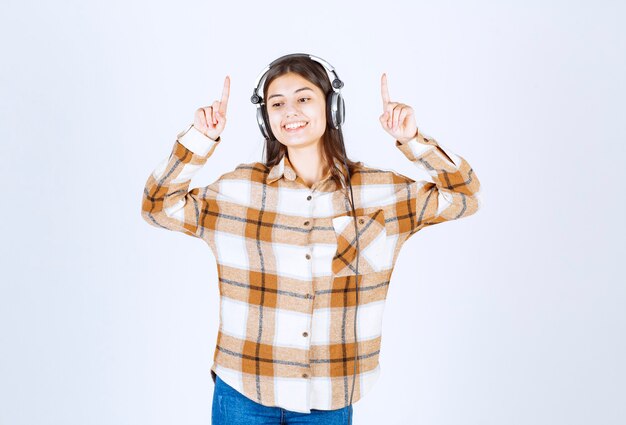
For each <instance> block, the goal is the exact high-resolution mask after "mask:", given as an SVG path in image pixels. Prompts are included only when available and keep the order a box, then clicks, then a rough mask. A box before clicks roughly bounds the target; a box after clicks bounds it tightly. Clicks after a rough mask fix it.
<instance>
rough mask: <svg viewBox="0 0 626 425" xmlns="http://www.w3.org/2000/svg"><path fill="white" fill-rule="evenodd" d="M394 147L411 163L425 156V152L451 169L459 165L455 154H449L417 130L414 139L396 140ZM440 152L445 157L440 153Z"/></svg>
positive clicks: (445, 149) (458, 159)
mask: <svg viewBox="0 0 626 425" xmlns="http://www.w3.org/2000/svg"><path fill="white" fill-rule="evenodd" d="M396 147H397V148H398V149H400V150H401V151H402V153H403V154H404V155H405V156H406V157H407V158H409V159H410V160H411V161H416V160H417V159H418V158H421V157H423V156H424V155H426V154H427V152H430V151H433V152H435V153H436V154H437V156H438V157H439V158H441V160H443V161H444V162H445V163H446V164H448V165H450V166H451V167H453V168H458V167H459V166H460V165H461V158H460V157H459V156H458V155H457V154H455V153H454V152H451V151H450V150H449V149H447V148H446V147H444V146H442V145H441V144H440V143H438V142H437V141H436V140H435V139H434V138H432V137H430V136H428V135H426V134H424V133H422V132H421V131H419V130H418V131H417V134H416V135H415V137H413V138H412V139H411V140H408V141H406V142H400V141H399V140H396ZM440 149H441V150H440ZM442 151H443V153H445V155H444V154H442V153H441V152H442ZM446 155H448V156H449V157H450V158H451V159H452V161H454V162H450V159H448V158H446Z"/></svg>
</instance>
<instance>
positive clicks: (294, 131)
mask: <svg viewBox="0 0 626 425" xmlns="http://www.w3.org/2000/svg"><path fill="white" fill-rule="evenodd" d="M307 125H309V123H308V122H306V123H305V124H304V125H301V126H300V127H296V128H287V127H285V126H283V129H284V130H285V131H286V132H287V133H296V132H298V131H300V130H302V129H303V128H305V127H306V126H307Z"/></svg>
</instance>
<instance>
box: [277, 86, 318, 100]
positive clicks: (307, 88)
mask: <svg viewBox="0 0 626 425" xmlns="http://www.w3.org/2000/svg"><path fill="white" fill-rule="evenodd" d="M302 90H311V91H313V89H312V88H310V87H302V88H299V89H298V90H296V91H294V93H298V92H299V91H302ZM276 96H282V94H273V95H271V96H270V97H268V98H267V100H270V99H271V98H273V97H276Z"/></svg>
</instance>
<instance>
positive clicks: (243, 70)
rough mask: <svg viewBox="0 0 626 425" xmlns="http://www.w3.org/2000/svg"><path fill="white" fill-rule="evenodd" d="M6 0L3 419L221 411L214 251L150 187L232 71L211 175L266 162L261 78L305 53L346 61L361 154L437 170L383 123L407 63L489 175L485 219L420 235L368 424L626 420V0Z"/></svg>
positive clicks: (0, 75)
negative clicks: (214, 403)
mask: <svg viewBox="0 0 626 425" xmlns="http://www.w3.org/2000/svg"><path fill="white" fill-rule="evenodd" d="M2 9H3V11H2V13H1V17H0V35H1V37H0V45H1V47H2V49H1V51H2V66H1V67H0V84H1V85H0V91H1V95H0V113H1V120H2V121H1V127H0V140H1V142H2V150H1V157H2V167H0V177H1V178H2V183H3V184H2V195H1V198H0V199H1V202H0V203H1V214H2V217H1V220H0V232H1V233H0V234H1V235H2V244H0V266H1V269H0V270H1V275H0V279H1V286H0V291H1V292H0V344H1V345H0V400H1V401H0V424H2V425H32V424H37V425H47V424H63V425H70V424H76V425H78V424H81V425H82V424H90V425H99V424H107V425H108V424H116V425H125V424H128V425H135V424H150V425H160V424H189V425H193V424H198V425H200V424H209V423H210V414H211V399H212V393H213V382H212V381H211V377H210V373H209V368H210V366H211V364H212V357H213V350H214V347H215V342H216V341H215V338H216V335H217V326H218V300H219V294H218V286H217V273H216V272H217V270H216V266H215V259H214V257H213V255H212V253H211V251H210V249H209V248H208V246H206V245H205V244H204V243H203V242H202V241H200V240H197V239H193V238H190V237H187V236H185V235H183V234H180V233H174V232H169V231H164V230H159V229H157V228H155V227H152V226H149V225H148V224H147V223H146V222H144V221H143V220H142V218H141V215H140V210H141V197H142V190H143V186H144V184H145V181H146V180H147V178H148V175H149V173H150V172H151V171H152V170H153V169H154V167H156V165H157V164H158V163H159V162H160V160H161V159H163V158H164V157H166V156H167V155H169V153H170V150H171V147H172V145H173V143H174V140H175V136H176V134H177V133H178V132H179V131H181V130H183V129H185V128H187V126H188V125H189V124H190V123H191V122H192V119H193V113H194V110H195V109H196V108H197V107H199V106H203V105H209V104H210V103H212V102H213V101H214V100H216V99H219V96H220V94H221V89H222V84H223V81H224V77H225V76H226V75H230V76H231V97H230V101H229V111H228V124H227V127H226V129H225V131H224V133H223V143H222V144H221V145H220V146H219V148H218V149H217V150H216V151H215V153H214V155H213V156H212V157H211V159H210V162H209V163H207V165H206V166H205V168H203V169H202V171H201V172H200V173H199V174H198V175H197V177H196V178H194V181H193V182H192V187H193V186H204V185H207V184H209V183H211V182H213V181H214V180H215V179H217V177H218V176H220V175H221V174H222V173H224V172H227V171H229V170H231V169H233V168H234V167H235V166H236V165H238V164H240V163H244V162H252V161H257V160H258V161H260V160H261V152H262V138H261V134H260V132H259V129H258V127H257V125H256V122H255V118H254V113H255V108H256V106H254V105H252V103H250V100H249V98H250V95H251V94H252V88H253V84H254V79H255V78H256V76H257V75H258V73H259V72H260V71H261V70H262V69H263V67H265V66H266V65H267V64H268V63H269V62H271V61H272V60H274V59H276V58H277V57H279V56H282V55H284V54H287V53H294V52H306V53H311V54H314V55H317V56H320V57H322V58H324V59H326V60H327V61H329V62H330V63H331V64H332V65H333V66H334V67H335V68H336V70H337V72H338V74H339V76H340V77H341V78H342V79H343V80H344V82H345V87H344V89H343V95H344V97H345V99H346V108H347V112H346V124H345V127H344V135H345V137H346V145H347V149H348V155H349V156H350V158H352V159H357V160H362V161H364V162H365V163H366V164H367V165H370V166H375V167H380V168H387V169H394V170H396V171H398V172H400V173H402V174H405V175H408V176H412V177H417V178H427V176H426V175H425V174H424V173H422V172H421V171H420V170H418V169H416V168H415V167H413V165H412V164H410V162H408V161H407V160H406V158H405V157H404V156H403V155H402V154H401V152H400V151H399V150H397V149H396V148H395V147H394V140H393V139H392V138H391V136H389V135H388V134H387V133H386V132H385V131H384V130H383V129H382V127H381V126H380V123H379V121H378V117H379V115H380V114H381V113H382V106H381V104H382V101H381V98H380V76H381V74H382V73H383V72H387V75H388V81H389V91H390V95H391V98H392V100H394V101H399V102H403V103H407V104H409V105H411V106H412V107H413V108H414V110H415V112H416V117H417V122H418V125H419V126H420V129H422V130H423V131H424V132H426V133H427V134H429V135H431V136H433V137H435V138H436V139H437V140H438V141H439V142H440V143H441V144H442V145H444V146H446V147H448V148H449V149H451V150H452V151H453V152H455V153H458V154H459V155H461V156H463V157H464V158H465V159H467V160H468V162H469V163H470V164H471V165H472V167H473V168H474V170H475V172H476V175H477V176H478V177H479V179H480V180H481V183H482V193H481V196H482V201H483V205H482V209H481V210H480V211H479V212H478V213H477V214H476V215H474V216H471V217H468V218H466V219H462V220H458V221H455V222H448V223H444V224H441V225H438V226H435V227H432V228H428V229H425V230H423V231H422V232H420V233H418V234H416V235H414V236H413V237H412V238H411V240H410V241H409V242H408V243H407V244H406V245H405V246H404V248H403V251H402V252H401V254H400V257H399V258H398V262H397V265H396V269H395V270H394V273H393V276H392V282H391V286H390V288H389V294H388V299H387V305H386V309H385V319H384V329H383V343H382V351H381V358H380V361H381V366H382V375H381V377H380V380H379V381H378V384H377V386H376V387H375V388H374V389H373V390H372V391H371V392H370V393H369V394H367V395H366V396H365V397H364V398H363V399H362V400H360V401H359V402H357V403H356V404H355V406H354V423H355V424H359V425H362V424H363V425H364V424H379V423H385V424H428V425H431V424H432V425H457V424H463V425H473V424H476V425H491V424H493V425H496V424H497V425H501V424H508V425H517V424H525V425H526V424H528V425H554V424H567V425H579V424H580V425H583V424H585V425H586V424H602V425H611V424H623V423H626V403H624V400H625V396H626V365H625V363H624V359H625V358H626V341H625V338H624V335H626V315H625V313H624V306H625V302H626V289H625V287H624V274H623V270H622V268H621V266H622V265H623V261H624V253H625V249H624V248H625V243H624V240H625V239H624V238H625V236H626V235H625V226H624V221H623V217H624V210H625V206H626V205H625V201H624V195H625V192H624V178H625V177H626V173H625V172H624V153H625V149H624V142H625V141H626V137H625V136H626V124H625V122H626V120H625V119H624V118H625V116H624V114H625V101H624V98H625V96H626V84H625V79H624V75H626V54H625V52H626V30H625V29H624V28H625V27H624V24H623V22H624V20H625V18H626V13H625V12H626V9H625V7H624V6H623V3H621V2H618V1H604V2H594V3H593V4H592V3H591V2H580V1H574V2H573V1H558V2H557V1H553V2H550V3H546V2H545V1H541V2H540V1H525V2H518V4H517V5H514V4H513V3H512V2H509V4H508V5H505V4H503V2H496V1H491V2H486V1H480V2H472V3H471V4H469V3H466V2H460V1H458V2H440V1H438V2H434V1H433V2H429V3H426V2H417V1H406V2H398V1H386V2H376V3H374V2H372V3H371V4H364V3H351V4H341V3H339V2H322V1H319V2H308V3H304V4H302V3H294V2H254V3H253V2H250V3H249V4H246V3H243V2H233V1H224V2H193V1H182V2H158V1H156V2H155V1H134V2H129V1H127V0H125V1H121V0H112V1H103V0H101V1H92V2H84V1H71V2H70V1H66V2H64V3H63V4H60V3H58V2H33V1H20V2H19V3H18V2H17V1H9V2H7V3H5V4H4V5H3V7H2ZM619 217H622V219H620V218H619Z"/></svg>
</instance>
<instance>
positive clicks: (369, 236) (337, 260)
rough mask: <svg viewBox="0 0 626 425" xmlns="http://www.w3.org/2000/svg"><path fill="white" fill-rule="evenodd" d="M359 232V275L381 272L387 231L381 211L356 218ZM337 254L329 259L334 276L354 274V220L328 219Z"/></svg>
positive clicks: (355, 249) (355, 246) (346, 217)
mask: <svg viewBox="0 0 626 425" xmlns="http://www.w3.org/2000/svg"><path fill="white" fill-rule="evenodd" d="M356 222H357V229H358V231H359V248H360V255H359V275H362V274H367V273H373V272H378V271H380V270H382V269H383V268H384V261H385V258H386V257H385V255H384V254H385V248H386V241H387V231H386V229H385V214H384V211H383V210H382V209H378V210H376V211H374V212H371V213H369V214H364V215H358V216H357V217H356ZM332 223H333V228H334V230H335V237H336V239H337V251H336V252H335V255H334V256H333V261H332V271H333V274H334V275H335V276H350V275H354V274H355V273H356V252H357V244H356V235H355V231H354V219H353V218H352V216H348V215H343V216H339V217H334V218H333V219H332Z"/></svg>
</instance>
